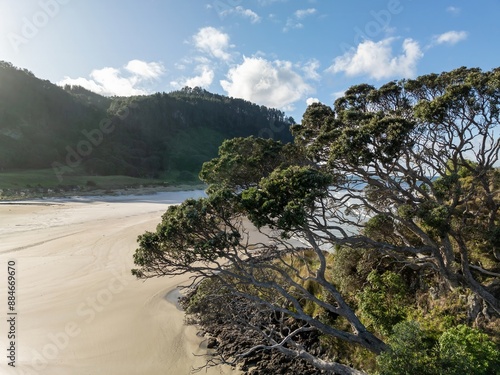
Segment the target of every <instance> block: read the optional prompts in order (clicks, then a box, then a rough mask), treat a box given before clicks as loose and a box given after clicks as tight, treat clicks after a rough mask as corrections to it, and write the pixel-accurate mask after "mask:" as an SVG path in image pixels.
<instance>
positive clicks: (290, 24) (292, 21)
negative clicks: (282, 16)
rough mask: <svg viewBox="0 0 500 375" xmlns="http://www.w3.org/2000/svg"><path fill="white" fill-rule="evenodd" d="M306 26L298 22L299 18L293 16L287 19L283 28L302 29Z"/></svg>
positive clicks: (284, 29) (285, 29) (285, 30)
mask: <svg viewBox="0 0 500 375" xmlns="http://www.w3.org/2000/svg"><path fill="white" fill-rule="evenodd" d="M303 27H304V24H303V23H301V22H297V20H295V19H293V18H289V19H287V20H286V24H285V27H284V28H283V31H284V32H287V31H288V30H291V29H302V28H303Z"/></svg>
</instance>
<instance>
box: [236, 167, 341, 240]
mask: <svg viewBox="0 0 500 375" xmlns="http://www.w3.org/2000/svg"><path fill="white" fill-rule="evenodd" d="M330 182H331V178H330V177H329V176H328V175H326V174H323V173H321V172H320V171H317V170H315V169H312V168H309V167H299V166H293V167H288V168H286V169H283V170H282V169H276V170H275V171H273V172H272V173H271V174H270V175H269V176H268V177H266V178H263V179H262V180H261V181H260V183H259V187H251V188H249V189H247V190H245V191H243V193H242V195H241V204H242V206H243V207H244V208H245V209H246V211H247V213H248V217H249V218H250V220H251V221H252V222H253V224H254V225H255V226H257V227H263V226H265V225H269V226H270V227H271V228H277V229H281V230H283V231H285V232H288V231H291V230H294V229H298V228H300V227H302V226H303V225H305V223H306V219H307V215H308V214H310V213H311V212H313V210H314V208H315V203H316V201H317V200H318V199H319V198H321V197H324V196H325V195H326V193H327V189H328V185H329V184H330Z"/></svg>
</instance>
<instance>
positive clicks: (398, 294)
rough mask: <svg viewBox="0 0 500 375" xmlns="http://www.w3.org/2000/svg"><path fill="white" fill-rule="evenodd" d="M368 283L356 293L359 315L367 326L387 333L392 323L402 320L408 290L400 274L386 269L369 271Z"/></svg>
mask: <svg viewBox="0 0 500 375" xmlns="http://www.w3.org/2000/svg"><path fill="white" fill-rule="evenodd" d="M367 281H368V285H366V286H365V287H364V288H363V290H362V291H361V292H360V293H358V294H357V299H358V309H359V311H360V316H361V317H362V318H364V319H365V320H366V321H367V323H368V324H367V326H371V327H373V328H374V329H375V330H377V331H379V332H381V333H382V334H384V335H388V334H389V333H390V332H391V331H392V328H393V327H394V325H396V324H397V323H399V322H401V321H403V320H404V319H405V318H406V314H407V303H405V302H406V301H407V300H408V290H407V287H406V285H405V283H404V281H403V279H402V278H401V276H400V275H398V274H396V273H394V272H392V271H386V272H384V273H383V274H379V273H378V272H377V271H376V270H374V271H372V272H370V274H369V275H368V278H367Z"/></svg>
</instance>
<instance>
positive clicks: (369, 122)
mask: <svg viewBox="0 0 500 375" xmlns="http://www.w3.org/2000/svg"><path fill="white" fill-rule="evenodd" d="M499 110H500V70H498V69H495V70H492V71H489V72H482V71H480V70H479V69H466V68H460V69H457V70H454V71H451V72H447V73H442V74H430V75H426V76H422V77H419V78H417V79H415V80H402V81H399V82H390V83H388V84H386V85H384V86H382V87H380V88H378V89H377V88H375V87H373V86H370V85H359V86H354V87H351V88H350V89H349V90H347V91H346V93H345V95H344V96H343V97H342V98H340V99H338V100H337V101H336V102H335V105H334V107H333V108H330V107H328V106H326V105H323V104H313V105H311V106H309V107H308V109H307V110H306V112H305V114H304V117H303V121H302V123H301V124H300V125H296V126H294V127H293V129H292V131H293V134H294V137H295V141H294V143H293V144H287V145H283V144H281V143H279V142H275V141H273V140H263V139H256V138H245V139H242V138H239V139H233V140H228V141H225V142H224V144H223V145H222V146H221V148H220V150H219V157H218V158H216V159H214V160H212V161H210V162H208V163H206V164H205V165H204V167H203V170H202V172H201V175H200V176H201V178H202V179H203V180H204V181H205V182H207V183H208V184H209V188H208V190H207V192H208V196H207V198H203V199H198V200H188V201H186V202H184V203H182V204H180V205H178V206H172V207H170V208H169V209H168V211H167V212H166V213H165V215H164V216H163V220H162V222H161V223H160V224H159V225H158V227H157V230H156V232H147V233H145V234H144V235H142V236H140V238H139V248H138V249H137V251H136V253H135V258H134V260H135V263H136V265H137V266H138V267H139V268H137V269H135V270H133V272H134V273H135V274H136V275H137V276H138V277H143V278H148V277H155V276H167V275H169V276H170V275H178V274H190V275H192V277H193V284H196V283H197V282H198V281H199V280H200V279H203V278H211V279H212V280H214V284H213V285H217V287H216V288H215V287H214V288H213V290H209V291H206V295H207V296H210V297H209V298H211V301H212V303H213V301H217V303H218V304H220V305H221V306H222V305H224V306H226V309H225V312H226V314H227V317H229V318H231V320H230V321H228V325H229V324H233V325H235V326H237V327H242V328H245V329H247V330H248V332H252V334H255V337H257V338H258V339H259V340H260V344H258V345H250V346H249V347H247V348H242V350H241V352H240V353H234V358H232V360H236V361H237V360H238V359H240V358H241V357H243V356H245V355H249V353H252V352H254V351H256V350H262V349H273V350H278V351H281V352H282V353H284V354H286V355H290V356H295V357H300V358H303V359H305V360H306V361H308V362H309V363H311V364H312V365H313V366H315V367H317V368H318V369H321V370H330V371H334V372H335V373H338V374H356V373H361V372H360V371H359V370H356V369H353V368H351V367H350V366H347V365H346V364H341V363H339V362H338V361H336V360H334V359H332V358H329V357H328V356H327V355H324V354H323V355H320V354H318V353H317V352H314V353H313V352H312V351H310V350H308V347H307V345H304V344H303V338H304V334H305V333H307V332H317V333H319V334H321V335H325V336H328V337H333V338H336V339H339V340H343V341H345V342H348V343H350V344H352V345H358V346H361V347H363V348H366V349H368V350H370V351H372V352H374V353H376V354H379V353H381V352H383V351H385V350H387V349H388V346H387V345H386V344H385V343H384V342H383V341H382V340H381V339H380V338H379V337H377V336H376V335H375V334H374V333H372V332H370V331H369V330H368V329H367V328H366V326H365V325H364V324H363V323H362V322H361V320H360V319H359V317H358V316H357V315H356V313H355V311H354V310H353V309H352V308H351V307H350V306H349V305H348V303H347V302H346V301H345V299H344V298H343V296H342V295H341V294H340V293H339V291H338V289H337V288H336V286H335V285H334V284H333V283H332V275H331V269H330V267H329V264H330V262H331V257H332V254H334V253H335V249H338V248H339V247H342V248H343V249H349V248H352V249H367V250H368V249H369V250H371V251H373V250H375V251H377V252H378V253H380V254H381V255H384V256H388V257H390V258H391V259H393V261H394V262H399V263H401V264H407V265H408V266H409V267H412V268H413V269H428V270H429V272H432V273H433V274H434V275H436V277H439V278H440V279H441V280H442V283H443V284H444V285H445V286H446V288H450V289H453V288H456V287H458V286H461V287H463V288H467V289H469V290H470V291H471V292H472V293H473V294H474V295H475V296H476V297H477V299H478V300H480V301H483V302H484V304H486V305H487V306H488V308H489V309H490V311H493V313H494V314H498V313H499V312H500V305H499V301H498V298H497V296H495V294H494V293H493V292H492V290H491V288H490V286H491V284H492V282H494V281H495V279H498V277H499V276H500V271H499V260H500V219H499V216H498V215H499V207H500V192H499V188H500V172H499V170H498V157H499V149H500V140H499V137H498V131H499V129H498V128H499V114H500V112H499ZM252 228H253V229H252ZM257 231H258V234H255V232H257ZM333 256H334V255H333ZM291 321H293V324H290V322H291Z"/></svg>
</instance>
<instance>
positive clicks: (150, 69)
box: [58, 60, 165, 96]
mask: <svg viewBox="0 0 500 375" xmlns="http://www.w3.org/2000/svg"><path fill="white" fill-rule="evenodd" d="M124 70H125V71H127V72H128V73H129V75H128V76H124V75H123V72H122V70H120V69H116V68H111V67H105V68H102V69H94V70H93V71H92V72H91V73H90V79H88V78H83V77H79V78H70V77H64V79H63V80H61V81H60V82H58V84H59V85H61V86H64V85H78V86H82V87H84V88H86V89H87V90H90V91H93V92H96V93H98V94H101V95H106V96H111V95H117V96H132V95H146V94H148V93H149V90H147V89H146V88H145V87H143V86H141V84H143V83H144V81H148V80H151V79H157V78H159V77H160V76H161V75H163V74H164V72H165V70H164V68H163V65H162V64H161V63H158V62H150V63H148V62H145V61H141V60H131V61H129V62H128V63H127V65H125V66H124Z"/></svg>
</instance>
